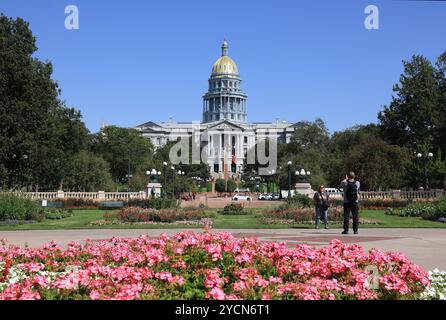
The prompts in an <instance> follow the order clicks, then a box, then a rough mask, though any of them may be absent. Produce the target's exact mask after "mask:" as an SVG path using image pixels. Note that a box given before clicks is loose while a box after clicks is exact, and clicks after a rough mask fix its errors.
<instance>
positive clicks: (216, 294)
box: [206, 288, 226, 300]
mask: <svg viewBox="0 0 446 320" xmlns="http://www.w3.org/2000/svg"><path fill="white" fill-rule="evenodd" d="M225 297H226V295H225V293H224V292H223V290H221V289H220V288H212V289H211V291H209V292H207V293H206V299H213V300H225Z"/></svg>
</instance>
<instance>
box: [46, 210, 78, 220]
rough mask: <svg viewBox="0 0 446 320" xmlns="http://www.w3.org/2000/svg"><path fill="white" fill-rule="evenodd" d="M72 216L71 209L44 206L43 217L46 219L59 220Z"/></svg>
mask: <svg viewBox="0 0 446 320" xmlns="http://www.w3.org/2000/svg"><path fill="white" fill-rule="evenodd" d="M71 216H73V211H72V210H66V209H61V208H46V209H45V219H48V220H61V219H65V218H68V217H71Z"/></svg>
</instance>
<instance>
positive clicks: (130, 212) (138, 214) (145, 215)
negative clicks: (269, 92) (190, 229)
mask: <svg viewBox="0 0 446 320" xmlns="http://www.w3.org/2000/svg"><path fill="white" fill-rule="evenodd" d="M204 217H205V213H204V211H203V210H201V209H195V208H194V209H191V208H189V209H187V210H177V209H162V210H157V209H153V208H149V209H145V208H140V207H126V208H122V209H120V210H119V211H118V212H115V213H110V212H106V213H105V214H104V219H105V220H107V221H111V220H116V219H117V220H119V221H121V222H127V223H137V222H168V223H172V222H175V221H184V220H200V219H202V218H204Z"/></svg>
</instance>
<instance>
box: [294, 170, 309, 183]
mask: <svg viewBox="0 0 446 320" xmlns="http://www.w3.org/2000/svg"><path fill="white" fill-rule="evenodd" d="M295 175H296V176H297V177H299V178H300V179H301V180H302V181H305V180H306V179H307V177H310V175H311V172H310V171H306V170H305V169H302V170H300V171H296V172H295Z"/></svg>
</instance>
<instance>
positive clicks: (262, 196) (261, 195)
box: [257, 193, 267, 200]
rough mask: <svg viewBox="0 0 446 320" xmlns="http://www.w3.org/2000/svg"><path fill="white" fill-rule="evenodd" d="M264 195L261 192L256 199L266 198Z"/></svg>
mask: <svg viewBox="0 0 446 320" xmlns="http://www.w3.org/2000/svg"><path fill="white" fill-rule="evenodd" d="M266 196H267V194H266V193H261V194H259V196H258V197H257V199H259V200H266Z"/></svg>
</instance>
